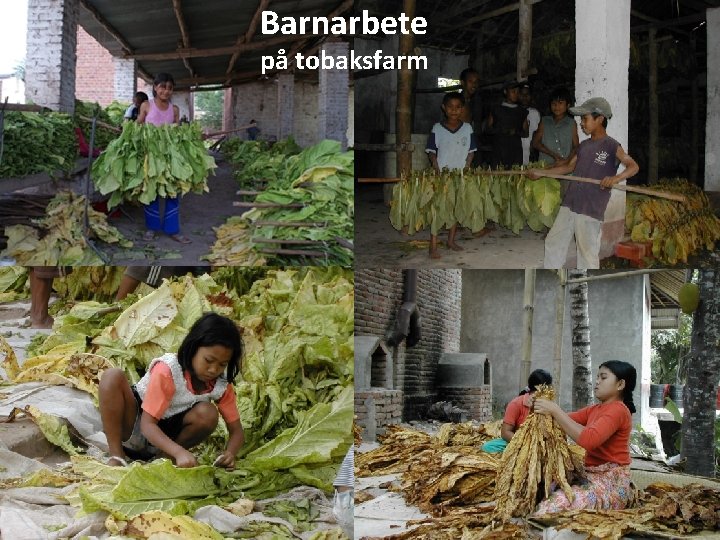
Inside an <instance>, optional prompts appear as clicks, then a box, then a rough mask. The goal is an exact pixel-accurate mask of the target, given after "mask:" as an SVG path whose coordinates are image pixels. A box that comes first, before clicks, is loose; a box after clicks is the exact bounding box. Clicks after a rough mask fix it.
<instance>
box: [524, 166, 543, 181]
mask: <svg viewBox="0 0 720 540" xmlns="http://www.w3.org/2000/svg"><path fill="white" fill-rule="evenodd" d="M525 174H526V175H527V176H529V177H530V179H531V180H537V179H538V178H542V171H541V170H539V169H528V170H527V171H525Z"/></svg>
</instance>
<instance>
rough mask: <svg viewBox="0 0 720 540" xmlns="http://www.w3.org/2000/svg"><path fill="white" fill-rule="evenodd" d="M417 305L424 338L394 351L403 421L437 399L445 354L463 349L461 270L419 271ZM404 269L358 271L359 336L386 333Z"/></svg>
mask: <svg viewBox="0 0 720 540" xmlns="http://www.w3.org/2000/svg"><path fill="white" fill-rule="evenodd" d="M417 285H418V287H417V304H418V307H419V309H420V314H421V319H422V339H421V340H420V342H419V343H418V344H417V345H416V346H415V347H412V348H406V347H405V344H404V343H402V344H401V345H400V346H399V347H397V348H396V349H395V350H394V365H395V373H394V381H395V388H397V389H401V390H402V391H403V419H404V420H412V419H415V418H418V417H419V416H420V415H421V414H422V413H423V411H424V410H425V409H426V408H427V407H428V406H429V405H430V404H431V403H432V402H433V401H436V400H437V388H436V387H435V375H436V372H437V364H438V361H439V359H440V355H441V353H443V352H458V351H459V350H460V308H461V303H460V298H461V286H462V277H461V272H460V270H419V271H418V279H417ZM402 294H403V274H402V271H401V270H391V269H363V270H356V272H355V334H356V335H374V336H381V337H384V336H385V335H386V334H387V332H388V330H390V329H392V325H393V323H394V320H395V314H396V313H397V310H398V308H399V307H400V305H401V303H402Z"/></svg>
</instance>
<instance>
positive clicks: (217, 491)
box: [67, 458, 231, 519]
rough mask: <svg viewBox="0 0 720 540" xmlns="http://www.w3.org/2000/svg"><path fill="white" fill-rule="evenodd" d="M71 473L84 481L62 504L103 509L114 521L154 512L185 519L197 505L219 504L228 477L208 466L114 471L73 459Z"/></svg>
mask: <svg viewBox="0 0 720 540" xmlns="http://www.w3.org/2000/svg"><path fill="white" fill-rule="evenodd" d="M73 470H74V472H76V473H78V474H83V475H85V476H86V477H87V478H88V481H87V482H85V483H83V484H82V485H80V486H79V488H78V490H77V492H76V493H75V494H74V495H70V496H69V497H67V498H68V501H69V502H70V503H71V504H73V505H75V506H80V505H81V506H82V509H83V511H85V512H88V513H90V512H95V511H97V510H106V511H108V512H110V513H111V514H112V515H113V516H114V517H115V518H118V519H130V518H133V517H135V516H138V515H140V514H142V513H144V512H150V511H154V510H162V511H164V512H167V513H168V514H170V515H183V514H189V513H193V512H194V511H195V510H197V509H198V508H200V507H201V506H207V505H208V504H219V503H220V502H221V499H220V497H221V496H222V494H223V493H225V494H227V493H228V488H227V482H228V479H229V477H228V475H227V473H225V472H224V471H222V470H220V469H217V468H216V467H212V466H199V467H191V468H179V467H175V466H174V465H173V464H172V462H171V461H170V460H168V459H159V460H155V461H152V462H150V463H147V464H142V463H139V462H137V463H133V464H131V465H130V467H128V468H118V467H108V466H106V465H103V464H101V463H98V462H93V461H92V460H89V459H88V458H84V459H83V458H73ZM226 500H227V501H228V502H229V500H231V499H230V498H229V497H228V498H227V499H226Z"/></svg>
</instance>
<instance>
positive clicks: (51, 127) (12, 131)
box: [0, 112, 77, 178]
mask: <svg viewBox="0 0 720 540" xmlns="http://www.w3.org/2000/svg"><path fill="white" fill-rule="evenodd" d="M76 155H77V146H76V142H75V133H74V132H73V123H72V118H71V117H70V116H68V115H67V114H63V113H54V112H48V113H32V112H6V113H5V128H4V149H3V154H2V161H0V178H10V177H17V176H25V175H28V174H35V173H40V172H46V173H54V172H57V171H62V172H67V171H69V170H70V169H72V167H73V166H74V165H75V157H76Z"/></svg>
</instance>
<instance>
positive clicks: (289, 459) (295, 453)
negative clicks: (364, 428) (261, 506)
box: [247, 388, 354, 469]
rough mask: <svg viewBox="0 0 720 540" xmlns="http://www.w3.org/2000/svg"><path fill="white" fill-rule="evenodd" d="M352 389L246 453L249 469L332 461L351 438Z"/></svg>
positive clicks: (323, 404) (288, 466)
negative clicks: (291, 427) (294, 425)
mask: <svg viewBox="0 0 720 540" xmlns="http://www.w3.org/2000/svg"><path fill="white" fill-rule="evenodd" d="M352 396H353V389H352V388H346V389H345V390H344V391H343V392H342V393H341V394H340V396H339V397H338V399H337V401H334V402H333V403H332V404H326V403H318V404H317V405H315V406H314V407H313V408H312V409H310V410H309V411H307V413H305V415H304V416H303V418H302V419H301V420H300V422H299V423H298V425H297V426H296V427H295V428H293V429H290V430H286V431H284V432H283V433H281V434H280V435H279V436H278V437H276V438H275V439H274V440H272V441H271V442H269V443H268V444H266V445H265V446H263V447H261V448H258V449H257V450H255V451H254V452H252V453H250V454H248V456H247V463H248V464H249V465H248V466H250V467H252V468H258V469H269V468H272V469H285V468H290V467H295V466H297V465H301V464H309V463H323V462H327V461H329V460H330V459H331V456H332V455H333V454H334V453H336V452H337V450H338V448H340V447H342V445H343V444H345V441H346V440H348V439H349V437H350V436H351V425H352V417H353V405H354V404H353V400H352Z"/></svg>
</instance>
